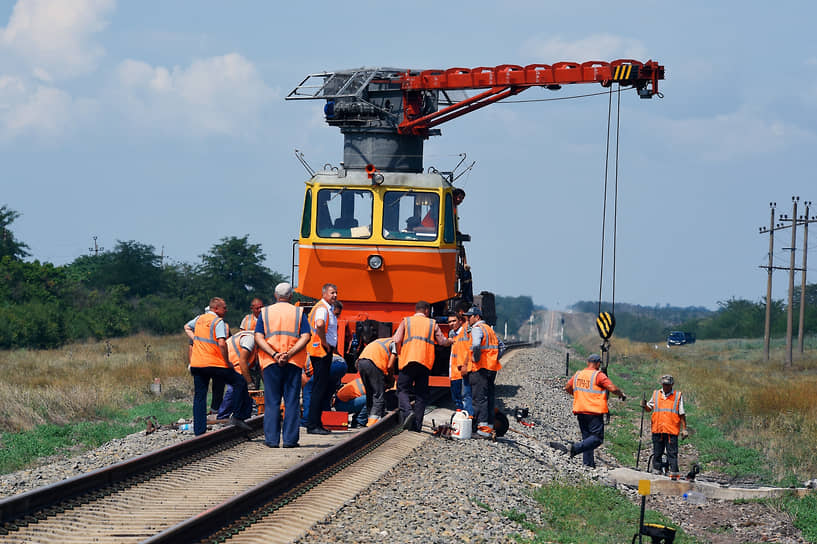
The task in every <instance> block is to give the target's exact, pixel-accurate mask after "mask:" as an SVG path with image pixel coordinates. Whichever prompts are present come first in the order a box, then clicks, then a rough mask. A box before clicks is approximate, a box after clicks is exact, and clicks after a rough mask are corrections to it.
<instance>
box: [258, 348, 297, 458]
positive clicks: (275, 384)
mask: <svg viewBox="0 0 817 544" xmlns="http://www.w3.org/2000/svg"><path fill="white" fill-rule="evenodd" d="M301 372H302V370H301V367H299V366H297V365H294V364H292V363H287V364H285V365H284V366H281V365H279V364H277V363H272V364H270V365H267V367H266V368H264V370H263V371H262V375H263V379H264V442H266V443H267V444H268V445H270V446H277V445H278V440H279V439H280V438H281V437H282V436H283V441H284V445H285V446H287V445H294V444H297V443H298V436H299V435H300V428H299V425H298V419H299V418H300V414H299V411H300V405H299V400H300V396H301ZM282 398H283V399H284V425H283V430H282V429H281V408H280V406H281V399H282Z"/></svg>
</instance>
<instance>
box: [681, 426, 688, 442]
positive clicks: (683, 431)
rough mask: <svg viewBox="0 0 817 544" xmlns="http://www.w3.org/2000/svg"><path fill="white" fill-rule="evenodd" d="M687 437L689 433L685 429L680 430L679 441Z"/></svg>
mask: <svg viewBox="0 0 817 544" xmlns="http://www.w3.org/2000/svg"><path fill="white" fill-rule="evenodd" d="M688 436H689V431H688V430H686V429H682V430H681V440H683V439H685V438H686V437H688Z"/></svg>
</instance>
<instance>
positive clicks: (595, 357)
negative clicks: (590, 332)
mask: <svg viewBox="0 0 817 544" xmlns="http://www.w3.org/2000/svg"><path fill="white" fill-rule="evenodd" d="M587 362H588V363H600V362H601V357H600V356H599V355H598V354H597V353H594V354H592V355H590V356H589V357H588V358H587Z"/></svg>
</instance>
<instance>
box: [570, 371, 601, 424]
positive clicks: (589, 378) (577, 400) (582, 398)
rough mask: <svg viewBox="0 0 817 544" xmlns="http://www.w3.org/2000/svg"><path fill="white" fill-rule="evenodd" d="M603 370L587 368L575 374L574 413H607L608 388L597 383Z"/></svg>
mask: <svg viewBox="0 0 817 544" xmlns="http://www.w3.org/2000/svg"><path fill="white" fill-rule="evenodd" d="M600 372H601V370H593V369H592V368H585V369H584V370H579V371H578V372H576V374H574V375H573V413H574V414H606V413H607V390H606V389H603V388H601V387H599V386H597V385H596V377H597V376H598V375H599V373H600Z"/></svg>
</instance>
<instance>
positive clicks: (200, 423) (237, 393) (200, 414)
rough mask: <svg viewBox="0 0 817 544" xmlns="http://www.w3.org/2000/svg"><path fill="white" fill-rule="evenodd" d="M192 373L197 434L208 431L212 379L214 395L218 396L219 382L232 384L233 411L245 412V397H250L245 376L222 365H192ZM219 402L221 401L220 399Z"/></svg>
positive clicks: (235, 412) (194, 425)
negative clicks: (208, 394)
mask: <svg viewBox="0 0 817 544" xmlns="http://www.w3.org/2000/svg"><path fill="white" fill-rule="evenodd" d="M190 374H192V375H193V391H194V392H193V434H195V435H196V436H198V435H200V434H204V433H206V432H207V390H208V389H209V388H210V380H213V388H214V390H213V397H215V396H216V391H215V387H216V384H217V383H219V382H220V383H222V384H225V383H227V384H230V385H231V386H233V405H232V413H234V414H242V413H244V410H245V408H244V402H245V399H249V395H248V394H247V382H245V381H244V376H242V375H241V374H239V373H238V372H236V371H235V370H233V369H232V368H224V367H221V366H204V367H196V366H193V367H190ZM219 402H221V401H220V400H219Z"/></svg>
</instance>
